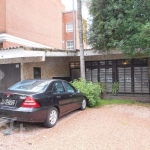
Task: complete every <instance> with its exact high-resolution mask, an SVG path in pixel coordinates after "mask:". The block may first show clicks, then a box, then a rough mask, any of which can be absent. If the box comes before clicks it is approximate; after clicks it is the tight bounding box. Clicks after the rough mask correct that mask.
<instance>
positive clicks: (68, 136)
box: [0, 105, 150, 150]
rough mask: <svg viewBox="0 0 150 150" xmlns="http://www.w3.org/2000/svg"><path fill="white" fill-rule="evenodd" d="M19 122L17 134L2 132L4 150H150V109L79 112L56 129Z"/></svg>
mask: <svg viewBox="0 0 150 150" xmlns="http://www.w3.org/2000/svg"><path fill="white" fill-rule="evenodd" d="M23 127H24V128H23V129H22V130H21V131H20V130H19V123H15V126H14V130H13V134H12V135H7V136H6V135H4V134H3V133H4V131H3V132H2V129H1V132H0V150H150V109H149V108H146V107H141V106H126V105H111V106H105V107H101V108H95V109H86V110H84V111H75V112H73V113H70V114H69V115H66V116H64V117H62V118H60V119H59V121H58V123H57V125H56V126H55V127H54V128H51V129H46V128H44V127H43V125H42V124H29V123H26V124H23Z"/></svg>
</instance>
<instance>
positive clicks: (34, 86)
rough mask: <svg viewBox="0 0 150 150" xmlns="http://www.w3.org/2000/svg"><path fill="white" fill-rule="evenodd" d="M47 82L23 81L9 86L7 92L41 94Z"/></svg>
mask: <svg viewBox="0 0 150 150" xmlns="http://www.w3.org/2000/svg"><path fill="white" fill-rule="evenodd" d="M49 82H50V81H39V80H24V81H20V82H18V83H16V84H15V85H13V86H11V87H10V88H9V90H17V91H30V92H42V91H44V90H45V89H46V88H47V86H48V85H49Z"/></svg>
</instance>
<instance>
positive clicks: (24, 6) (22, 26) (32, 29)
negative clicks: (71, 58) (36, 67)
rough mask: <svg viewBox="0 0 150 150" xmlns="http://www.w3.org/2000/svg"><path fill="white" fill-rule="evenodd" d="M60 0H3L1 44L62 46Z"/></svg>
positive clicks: (0, 25)
mask: <svg viewBox="0 0 150 150" xmlns="http://www.w3.org/2000/svg"><path fill="white" fill-rule="evenodd" d="M64 10H65V7H64V5H62V3H61V0H43V1H40V0H30V1H25V0H15V1H12V0H0V47H1V48H8V47H16V46H19V45H24V46H32V47H45V48H51V47H52V48H62V11H64Z"/></svg>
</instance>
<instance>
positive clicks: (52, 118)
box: [44, 107, 58, 128]
mask: <svg viewBox="0 0 150 150" xmlns="http://www.w3.org/2000/svg"><path fill="white" fill-rule="evenodd" d="M57 120H58V110H57V108H55V107H52V108H51V109H50V110H49V113H48V115H47V118H46V120H45V122H44V125H45V127H47V128H51V127H54V126H55V125H56V123H57Z"/></svg>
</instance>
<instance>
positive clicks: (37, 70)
mask: <svg viewBox="0 0 150 150" xmlns="http://www.w3.org/2000/svg"><path fill="white" fill-rule="evenodd" d="M37 78H39V79H40V78H41V68H38V67H34V79H37Z"/></svg>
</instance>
